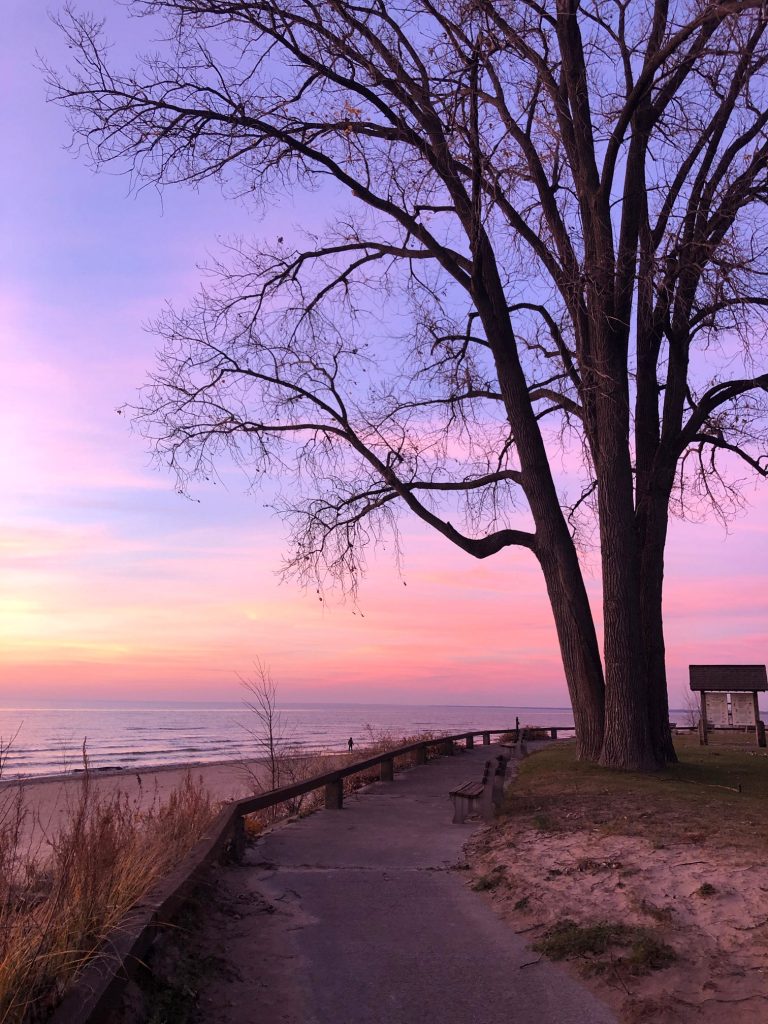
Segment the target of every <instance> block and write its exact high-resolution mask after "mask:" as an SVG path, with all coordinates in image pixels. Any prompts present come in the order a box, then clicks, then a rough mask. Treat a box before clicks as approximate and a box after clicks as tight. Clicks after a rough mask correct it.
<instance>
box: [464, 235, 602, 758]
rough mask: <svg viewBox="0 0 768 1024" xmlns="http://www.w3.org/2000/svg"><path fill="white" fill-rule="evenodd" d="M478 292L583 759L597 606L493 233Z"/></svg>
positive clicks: (593, 721)
mask: <svg viewBox="0 0 768 1024" xmlns="http://www.w3.org/2000/svg"><path fill="white" fill-rule="evenodd" d="M476 262H477V270H476V273H475V276H474V280H473V296H474V299H475V302H476V304H477V309H478V312H479V313H480V317H481V319H482V322H483V326H484V328H485V331H486V335H487V337H488V339H489V341H490V343H491V349H492V351H493V357H494V361H495V364H496V372H497V375H498V381H499V388H500V390H501V394H502V396H503V399H504V405H505V408H506V412H507V418H508V420H509V424H510V426H511V428H512V431H513V433H514V436H515V442H516V445H517V451H518V455H519V458H520V467H521V477H522V485H523V490H524V491H525V496H526V498H527V500H528V504H529V506H530V510H531V515H532V516H533V521H534V523H535V525H536V549H535V550H536V555H537V557H538V559H539V562H540V564H541V567H542V570H543V572H544V578H545V580H546V584H547V592H548V594H549V598H550V601H551V604H552V612H553V615H554V618H555V626H556V628H557V636H558V640H559V642H560V651H561V654H562V658H563V668H564V671H565V678H566V682H567V684H568V693H569V696H570V698H571V704H572V706H573V714H574V722H575V725H576V743H577V752H578V757H579V759H580V760H586V761H597V759H598V757H599V755H600V750H601V748H602V740H603V728H604V699H605V688H604V683H603V673H602V667H601V664H600V651H599V647H598V644H597V636H596V633H595V626H594V619H593V616H592V609H591V608H590V605H589V599H588V598H587V591H586V587H585V586H584V580H583V576H582V573H581V567H580V565H579V559H578V555H577V554H576V549H575V547H574V544H573V538H572V537H571V534H570V531H569V530H568V525H567V523H566V522H565V518H564V516H563V513H562V510H561V508H560V500H559V497H558V494H557V489H556V487H555V483H554V480H553V478H552V469H551V466H550V463H549V459H548V458H547V451H546V447H545V445H544V440H543V438H542V436H541V430H540V428H539V424H538V422H537V420H536V417H535V415H534V412H533V409H532V407H531V403H530V399H529V395H528V384H527V382H526V379H525V374H524V373H523V370H522V367H521V365H520V361H519V358H518V353H517V345H516V342H515V336H514V332H513V331H512V325H511V323H510V320H509V312H508V309H507V300H506V297H505V294H504V289H503V287H502V285H501V281H500V279H499V276H498V272H497V269H496V265H495V261H494V257H493V252H492V250H491V248H490V245H489V244H488V241H487V238H484V237H481V238H480V239H479V241H478V252H477V255H476Z"/></svg>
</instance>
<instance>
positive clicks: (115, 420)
mask: <svg viewBox="0 0 768 1024" xmlns="http://www.w3.org/2000/svg"><path fill="white" fill-rule="evenodd" d="M91 6H94V7H97V9H99V8H101V9H103V11H104V13H107V14H108V16H109V24H110V25H112V26H114V28H113V30H112V35H113V36H114V35H118V34H119V35H120V37H121V38H122V39H127V40H128V42H129V43H130V41H131V39H132V37H133V33H135V31H136V26H135V25H134V26H130V31H129V32H128V34H127V36H126V29H125V27H124V26H125V20H124V15H123V14H122V12H121V10H120V8H119V7H117V5H115V4H112V3H106V2H102V3H101V4H100V5H98V6H97V5H96V4H93V5H91ZM5 14H6V17H5V23H6V25H7V26H8V25H12V26H13V28H12V30H11V31H6V32H5V33H4V35H3V38H2V40H0V49H1V50H2V54H1V56H0V75H1V76H2V79H1V81H0V85H1V86H2V89H1V90H0V138H2V140H3V151H2V157H3V158H2V160H1V161H0V204H1V206H0V210H1V213H0V218H1V220H2V237H1V238H0V262H1V263H2V267H1V268H0V324H1V325H2V333H1V340H0V344H1V345H2V361H3V380H4V382H5V387H4V395H3V403H2V407H1V408H0V420H1V422H0V427H1V429H2V437H3V440H4V443H3V446H2V454H1V455H0V459H1V460H2V481H3V489H2V498H1V499H0V501H1V505H0V513H1V517H0V521H1V522H2V533H0V552H1V553H2V562H3V566H2V573H1V574H0V643H1V644H2V652H3V655H2V667H1V668H0V697H8V698H12V699H14V700H18V699H19V698H24V697H45V696H52V695H60V696H64V695H66V696H70V697H80V696H88V695H93V696H96V695H98V696H101V697H110V696H115V697H131V696H137V697H154V696H156V697H158V698H161V697H168V696H174V697H179V698H183V697H185V696H190V697H201V698H205V697H208V698H217V697H221V698H226V697H235V698H236V697H238V696H239V684H238V682H237V679H236V673H237V672H241V673H243V672H248V670H249V666H250V665H251V664H252V661H253V659H254V658H256V657H259V658H261V659H263V660H265V661H266V662H268V663H269V664H270V665H271V666H272V670H273V674H274V675H275V677H276V679H277V680H278V683H279V684H280V686H281V693H282V695H283V697H284V699H292V698H296V699H306V698H314V699H317V700H322V699H330V700H358V701H380V700H393V701H412V702H420V701H434V702H456V703H509V704H527V705H538V704H541V705H561V704H564V703H566V702H567V694H566V690H565V685H564V682H563V680H562V671H561V668H560V664H559V658H558V652H557V645H556V639H555V634H554V628H553V625H552V621H551V615H550V612H549V609H548V606H547V602H546V595H545V591H544V586H543V583H542V581H541V578H540V574H539V572H538V570H537V567H536V565H535V564H534V562H533V559H532V558H531V556H530V555H527V554H526V553H525V552H522V551H512V552H507V553H504V554H502V555H500V556H498V557H497V558H495V559H493V560H491V561H489V562H488V563H478V562H475V561H473V560H472V559H470V558H469V557H468V556H466V555H463V554H462V553H460V552H458V551H457V550H455V549H452V548H450V546H449V545H448V543H447V542H446V541H443V540H442V539H441V538H438V537H436V536H432V535H431V534H430V533H429V532H428V531H427V529H426V528H425V527H424V528H422V527H420V526H419V525H417V524H415V523H413V522H411V523H407V522H405V521H404V526H405V571H404V579H405V581H406V582H407V587H404V586H403V580H402V579H400V578H399V577H398V575H397V573H396V571H395V569H394V567H393V564H392V561H391V558H390V555H389V553H387V552H381V553H379V554H378V555H377V556H376V557H375V558H374V559H373V561H372V568H371V572H370V576H369V579H368V582H367V584H366V585H365V586H364V588H363V590H362V595H361V607H362V611H363V613H364V617H361V615H360V614H359V613H358V612H356V611H355V609H354V608H353V607H351V606H350V605H335V604H333V603H330V604H328V605H326V604H320V603H319V602H318V600H317V597H316V595H314V594H302V593H300V592H299V591H298V590H296V589H295V588H294V587H292V586H289V585H280V584H279V582H278V579H277V577H276V575H275V572H276V570H277V569H279V566H280V562H281V551H282V550H283V547H284V545H283V533H282V528H281V525H280V523H279V522H278V521H276V520H275V519H274V518H272V517H271V515H270V514H269V513H268V512H266V511H265V510H264V509H263V507H262V505H263V499H260V498H259V497H258V496H256V497H247V496H245V495H243V493H242V487H243V484H242V481H241V480H240V478H238V477H237V476H236V475H235V474H234V473H233V474H228V475H226V476H225V481H224V485H223V486H219V487H216V488H212V487H211V488H208V489H207V490H206V489H199V490H198V491H197V492H196V497H198V498H199V499H201V500H200V502H199V503H198V502H190V501H188V500H186V499H184V498H181V497H179V496H177V495H176V494H175V493H174V490H173V480H172V479H171V478H170V477H169V476H167V475H164V474H162V473H158V472H156V471H154V470H152V469H150V468H149V460H148V455H147V453H146V451H145V448H144V444H143V442H142V441H141V439H140V438H138V437H137V436H135V435H131V434H130V432H129V430H128V429H127V424H126V423H125V422H124V420H123V419H122V418H121V417H119V416H118V415H116V413H115V410H116V408H117V406H119V405H121V404H122V403H124V402H126V401H131V400H132V398H133V397H134V395H135V389H136V388H137V387H139V386H140V385H141V384H142V382H143V380H144V377H145V374H146V372H147V371H148V370H149V369H150V367H151V365H152V354H153V351H154V348H155V340H154V339H153V338H152V337H151V336H149V335H148V334H146V333H145V332H144V331H143V329H142V324H143V323H145V322H146V321H148V320H149V319H150V318H152V317H153V316H154V315H155V314H156V313H158V312H159V310H160V308H161V306H162V303H163V302H164V301H165V300H166V299H174V300H176V301H179V302H183V301H184V300H185V299H187V298H189V297H190V296H191V294H192V293H193V291H194V289H195V287H196V285H197V282H198V281H199V280H200V276H201V275H200V271H199V270H198V269H197V268H198V265H199V264H201V263H204V262H205V261H206V254H207V253H209V252H215V251H216V238H217V236H222V235H227V234H233V233H241V232H242V233H246V234H248V233H253V234H255V235H260V236H266V237H274V236H275V235H276V234H278V233H279V234H283V235H286V236H287V237H288V238H290V234H291V231H292V230H294V227H293V226H298V225H304V226H306V225H307V224H309V223H311V221H310V218H317V217H318V216H319V213H318V208H319V206H320V205H321V204H318V202H317V199H316V197H310V199H309V200H308V201H306V202H305V204H304V205H303V206H302V205H301V204H300V203H299V202H298V200H297V203H296V205H295V206H294V205H292V204H291V202H289V201H288V200H286V202H285V204H284V205H283V206H282V207H281V208H275V209H272V210H270V211H269V213H268V215H267V217H266V218H265V219H264V220H262V221H261V222H258V221H257V220H256V219H255V217H254V216H253V214H252V213H250V212H249V211H248V210H247V209H246V208H245V207H244V206H243V205H242V204H241V203H239V202H236V201H232V200H227V199H225V198H223V197H222V196H221V195H220V193H219V191H218V190H217V189H216V188H214V187H213V186H211V187H207V188H205V189H203V190H201V191H200V192H198V193H195V192H192V191H189V190H181V189H174V190H169V191H167V192H165V193H164V194H163V196H162V198H161V197H160V196H159V195H158V194H157V193H156V192H153V191H151V190H145V191H144V192H142V193H140V194H139V195H135V196H132V195H129V193H128V182H127V180H126V179H125V178H124V177H120V176H116V175H108V174H100V175H98V176H97V175H94V174H93V173H92V172H91V171H90V170H89V169H88V167H87V166H86V165H85V164H84V163H83V162H82V161H78V160H76V159H75V158H74V157H73V156H72V155H71V154H69V153H67V152H65V150H64V145H65V143H66V140H67V128H66V124H65V119H64V114H63V112H62V110H60V109H58V108H56V107H53V106H49V105H46V103H45V97H44V86H43V83H42V78H41V75H40V73H39V72H38V71H37V70H35V67H34V63H35V51H36V50H37V51H40V52H41V53H42V54H43V55H44V56H46V57H47V58H48V59H49V60H51V61H52V62H53V63H56V64H61V63H63V62H65V61H66V56H67V54H66V49H65V48H63V47H62V43H61V41H60V39H59V37H58V33H57V31H56V30H55V29H54V27H53V26H52V25H51V24H50V22H49V20H48V18H47V15H46V9H45V7H44V6H43V5H42V4H38V3H35V2H34V0H32V2H22V0H9V3H8V4H6V8H5ZM121 26H122V27H121ZM142 27H143V26H142ZM118 29H119V33H118ZM766 491H768V488H764V489H763V492H762V494H761V495H760V494H758V493H757V492H755V491H751V492H750V493H751V494H752V496H753V498H754V501H753V507H752V508H751V510H750V511H749V512H748V514H747V515H746V516H744V517H742V518H741V519H739V520H737V521H735V522H734V523H733V525H732V534H731V536H729V537H726V535H725V533H724V531H723V529H722V527H721V526H720V525H718V524H716V523H707V524H704V525H688V524H675V525H674V527H673V529H672V533H671V538H670V547H669V559H668V571H667V603H666V623H667V645H668V652H669V665H670V680H671V685H672V703H673V704H675V703H679V701H680V698H681V694H682V692H683V689H684V688H685V684H686V679H687V665H688V663H689V662H691V661H695V662H708V661H712V662H719V661H724V662H731V661H733V662H753V661H754V662H764V661H765V660H766V624H767V623H768V614H767V612H768V598H767V597H766V593H767V592H768V591H767V589H766V586H765V578H766V570H768V542H767V541H768V538H767V536H766V531H767V526H766V523H767V521H768V516H767V515H766V513H767V512H768V494H767V493H766ZM592 584H593V587H594V596H595V597H599V595H598V592H597V588H596V586H595V585H594V579H593V580H592Z"/></svg>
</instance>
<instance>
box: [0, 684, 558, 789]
mask: <svg viewBox="0 0 768 1024" xmlns="http://www.w3.org/2000/svg"><path fill="white" fill-rule="evenodd" d="M279 713H280V718H281V720H282V721H281V729H280V732H281V733H282V735H283V736H284V738H285V739H286V740H288V741H290V742H291V743H292V744H294V745H295V746H297V747H299V748H303V749H306V750H340V749H342V748H343V747H345V746H346V742H347V738H348V737H349V736H352V737H354V739H355V742H356V743H357V744H364V743H365V741H366V739H367V738H368V736H369V730H373V731H374V732H375V733H377V734H378V733H380V732H389V733H391V734H392V735H393V736H394V737H395V738H397V739H399V738H400V737H402V736H408V735H412V734H414V733H419V732H425V731H427V730H431V731H434V732H437V733H449V734H450V733H456V732H461V731H462V730H464V729H483V728H485V729H502V728H512V727H514V724H515V717H516V716H517V717H519V718H520V722H521V724H524V725H573V714H572V712H571V709H570V708H521V707H472V706H469V707H465V706H447V705H437V704H425V705H420V706H417V705H413V706H406V705H397V704H284V705H281V707H280V708H279ZM260 735H261V729H260V725H259V722H258V720H257V719H256V718H255V716H254V715H253V713H252V712H250V711H249V710H248V709H247V708H246V707H245V706H244V705H243V703H242V702H239V701H232V702H223V701H222V702H194V703H193V702H189V703H182V702H168V703H152V702H127V701H126V702H117V701H115V702H111V701H110V702H107V701H98V702H91V703H88V704H86V703H83V704H74V703H72V704H70V703H66V704H65V703H61V704H55V705H54V704H39V705H35V706H29V707H24V706H21V705H15V706H10V705H8V706H2V705H0V737H1V738H2V741H3V743H7V742H8V741H9V740H10V739H12V738H13V739H12V742H11V746H10V750H9V751H8V753H7V755H6V757H5V764H4V767H3V777H4V778H9V777H15V776H20V775H50V774H54V773H57V772H65V771H72V770H74V769H75V768H77V767H79V766H80V765H81V764H82V749H83V744H84V743H85V744H86V746H87V751H88V758H89V761H90V764H91V766H92V767H94V768H100V767H117V766H122V767H125V768H134V767H139V766H142V767H147V766H149V765H167V764H176V763H180V762H198V763H205V762H209V761H221V760H227V759H238V758H241V757H248V756H253V755H254V754H255V753H257V752H258V739H259V736H260Z"/></svg>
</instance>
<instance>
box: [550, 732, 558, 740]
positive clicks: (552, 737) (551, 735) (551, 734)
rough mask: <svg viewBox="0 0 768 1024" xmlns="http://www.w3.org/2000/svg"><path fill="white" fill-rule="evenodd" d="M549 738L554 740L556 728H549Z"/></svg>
mask: <svg viewBox="0 0 768 1024" xmlns="http://www.w3.org/2000/svg"><path fill="white" fill-rule="evenodd" d="M549 738H550V739H552V740H556V739H557V729H550V730H549Z"/></svg>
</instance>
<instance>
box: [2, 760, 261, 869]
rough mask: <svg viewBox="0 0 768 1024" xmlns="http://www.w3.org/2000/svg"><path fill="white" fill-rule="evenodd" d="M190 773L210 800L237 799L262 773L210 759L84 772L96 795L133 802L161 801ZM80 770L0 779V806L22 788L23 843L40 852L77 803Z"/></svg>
mask: <svg viewBox="0 0 768 1024" xmlns="http://www.w3.org/2000/svg"><path fill="white" fill-rule="evenodd" d="M187 773H189V774H190V775H191V776H192V778H193V779H194V780H198V779H200V780H201V781H202V783H203V785H204V786H205V788H206V789H207V790H208V792H209V793H210V795H211V798H212V799H213V800H214V801H217V802H219V801H221V802H224V801H227V800H238V799H242V798H243V797H246V796H249V795H250V794H251V793H253V792H254V789H255V787H254V779H256V780H258V779H259V778H262V779H266V777H267V776H266V767H265V765H264V763H263V762H261V761H220V762H216V763H212V764H178V765H168V766H163V767H157V768H144V769H142V770H140V771H103V772H102V771H96V772H91V773H90V775H89V779H90V784H91V786H92V790H93V792H94V793H95V795H96V797H97V798H103V799H109V798H110V797H113V796H115V795H116V794H118V793H121V794H124V795H125V797H126V798H127V800H128V801H129V802H130V803H131V804H132V805H133V806H134V807H136V808H139V809H149V808H150V807H151V806H152V805H153V804H161V803H164V802H166V801H167V800H168V797H169V795H170V794H171V793H172V792H173V790H174V789H176V788H177V787H178V786H179V785H180V784H181V783H182V782H183V781H184V778H185V776H186V775H187ZM83 779H84V776H83V774H82V773H79V772H78V773H72V774H67V775H56V776H44V777H41V778H31V779H21V780H9V781H6V782H2V783H0V806H2V804H4V803H5V802H6V801H9V800H12V799H14V798H15V797H16V796H17V794H19V793H21V798H22V800H23V803H24V808H25V811H26V814H25V818H24V825H23V834H24V836H25V837H26V843H27V844H28V848H32V849H35V848H39V849H40V850H41V852H44V848H45V845H46V841H47V840H48V839H49V838H50V837H52V836H54V835H55V834H56V833H57V832H58V831H59V830H60V829H61V827H62V824H63V823H65V822H66V820H67V818H68V816H69V815H70V814H71V811H72V809H73V808H74V806H75V804H76V803H77V799H78V796H79V794H80V792H81V788H82V785H83Z"/></svg>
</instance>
